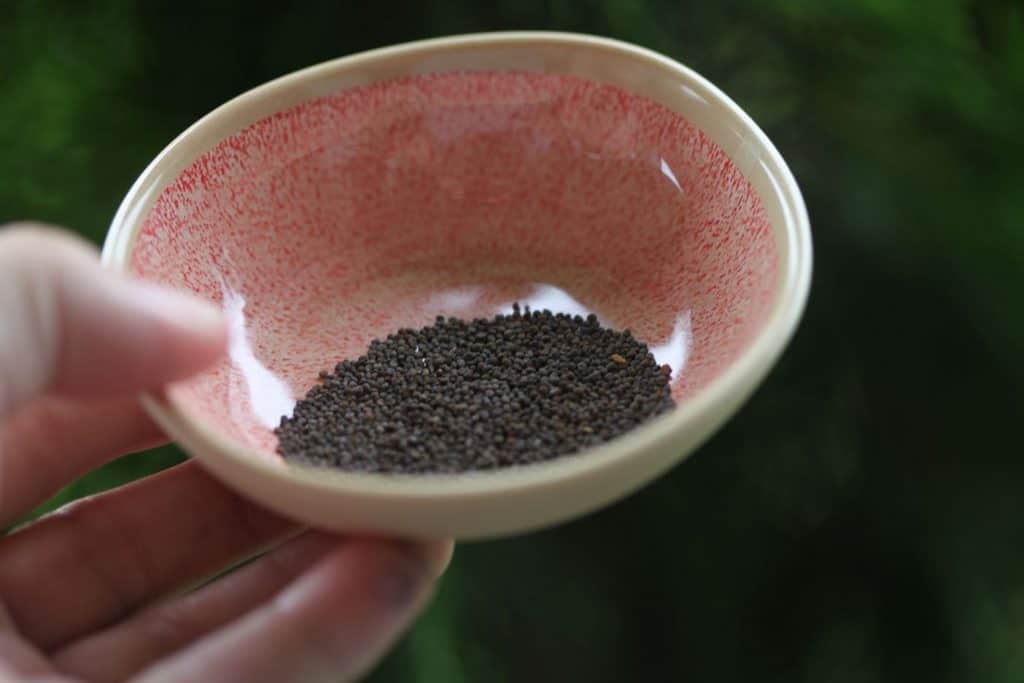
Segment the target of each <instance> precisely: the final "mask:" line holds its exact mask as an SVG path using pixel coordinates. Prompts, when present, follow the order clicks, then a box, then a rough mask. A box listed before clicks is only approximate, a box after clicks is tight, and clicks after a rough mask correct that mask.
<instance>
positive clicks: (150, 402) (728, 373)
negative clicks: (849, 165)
mask: <svg viewBox="0 0 1024 683" xmlns="http://www.w3.org/2000/svg"><path fill="white" fill-rule="evenodd" d="M538 42H539V43H544V44H546V45H549V46H561V47H566V48H569V49H572V48H588V49H594V48H598V49H600V50H603V51H607V52H611V53H615V54H616V55H617V56H619V57H622V58H623V59H625V60H632V61H634V62H638V63H646V64H647V65H648V66H650V67H656V68H661V69H666V70H668V71H671V72H673V73H674V75H675V76H676V77H678V78H679V79H680V82H681V83H682V84H685V85H686V86H688V87H689V88H691V89H692V90H694V91H696V92H697V93H699V95H700V96H701V97H703V98H705V99H706V100H707V101H708V102H710V103H713V104H715V105H718V106H721V107H724V108H726V109H728V110H729V113H730V115H732V116H733V117H735V119H736V121H737V122H739V124H740V125H741V126H742V128H743V135H744V140H745V141H748V142H751V143H753V145H754V147H755V148H756V149H757V157H758V159H759V160H760V163H761V164H762V165H763V166H764V170H765V171H766V173H767V176H768V178H769V179H770V180H771V183H772V185H773V186H774V190H775V192H776V194H777V196H778V201H779V203H780V206H781V207H782V212H783V220H782V223H783V225H782V226H781V228H782V229H781V230H780V229H779V228H780V226H773V230H774V233H775V239H776V243H777V244H778V245H780V249H779V253H780V261H779V272H778V275H777V280H778V282H777V285H776V287H777V289H776V297H775V300H774V304H773V308H772V311H771V312H770V314H769V316H768V319H767V320H766V321H765V323H764V325H763V327H762V328H761V329H760V330H759V331H758V333H757V335H756V337H755V338H754V339H753V341H752V342H751V343H750V344H749V345H748V346H747V348H746V349H744V350H743V351H742V352H741V353H740V355H739V356H738V357H737V358H736V359H735V360H734V361H733V362H732V363H731V364H730V365H729V366H728V367H726V368H725V369H724V370H723V371H722V373H721V374H719V375H718V376H717V377H715V378H714V379H713V380H712V381H711V382H710V383H709V384H708V385H707V386H705V387H703V388H702V389H700V390H698V391H697V392H695V393H694V394H693V395H692V396H689V397H688V398H687V400H686V401H684V402H682V403H680V404H679V405H678V406H677V407H676V408H675V409H674V410H672V411H670V412H668V413H666V414H664V415H661V416H659V417H657V418H655V419H653V420H651V421H650V422H648V423H647V424H645V425H643V426H641V427H638V428H637V429H634V430H632V431H630V432H628V433H626V434H624V435H622V436H620V437H618V438H616V439H614V440H612V441H610V442H608V443H605V444H602V445H600V446H596V447H594V448H591V449H588V450H587V451H586V452H585V453H582V454H580V456H579V457H577V456H572V457H565V458H556V459H554V460H551V461H548V462H544V463H538V464H532V465H530V466H529V467H513V468H507V469H500V470H490V471H483V472H467V473H461V474H455V475H442V474H431V475H394V474H368V473H357V472H345V471H340V470H333V469H329V468H313V467H299V466H282V464H281V463H280V462H276V461H272V460H270V459H269V458H267V457H266V455H264V454H262V453H260V452H259V451H257V450H256V449H253V448H250V447H247V446H245V445H243V444H240V443H238V442H236V441H234V440H231V439H229V438H227V437H225V436H223V435H222V434H220V433H218V432H217V431H215V430H212V429H209V428H208V427H207V426H206V425H204V424H202V423H199V422H196V421H194V420H191V419H190V418H189V417H188V416H187V414H186V413H185V411H183V410H182V409H181V407H180V406H178V405H177V404H176V403H175V401H174V400H173V399H172V398H171V397H169V396H168V395H167V394H166V393H165V392H163V391H161V392H155V393H147V394H143V395H142V396H141V399H140V400H141V403H142V405H143V407H144V408H145V410H146V411H147V412H148V413H149V414H150V416H151V417H152V418H153V419H154V420H155V421H156V422H157V423H158V424H159V425H160V426H161V427H162V428H163V429H164V430H165V431H166V432H167V433H168V434H169V435H170V436H171V437H173V438H175V439H176V440H178V441H179V442H184V443H188V444H199V445H200V447H199V448H193V449H190V450H191V451H192V455H194V456H195V457H196V458H197V459H199V460H200V461H204V460H206V459H208V458H212V457H216V456H223V457H225V458H227V459H230V460H232V461H234V462H235V464H237V465H239V466H241V467H243V468H245V469H247V470H249V471H250V472H251V473H252V474H255V475H260V476H264V477H266V476H271V477H276V478H284V479H289V480H292V481H293V482H295V483H299V484H301V485H304V486H309V487H313V488H315V489H326V490H330V491H332V492H336V493H344V494H351V495H358V496H361V497H364V498H366V497H369V498H373V499H386V498H393V497H395V496H400V497H403V498H415V499H437V498H439V497H442V498H462V497H477V496H483V495H495V494H506V493H515V492H516V491H520V490H523V489H528V488H529V489H532V488H536V487H538V486H554V485H557V484H559V483H561V482H564V481H565V480H568V479H576V478H589V477H596V476H598V475H599V474H600V473H601V471H603V470H605V469H606V468H609V467H613V466H615V465H616V464H617V463H619V462H621V461H622V460H624V459H628V458H629V457H630V456H631V455H632V454H635V453H639V452H644V451H647V450H650V449H654V448H658V447H668V446H670V445H671V444H672V443H673V442H675V441H679V440H681V439H682V438H683V437H684V436H685V435H686V434H688V433H689V432H690V430H692V429H697V430H700V429H701V425H705V427H704V428H703V433H702V434H701V436H700V438H699V439H698V440H697V441H696V442H695V443H694V444H693V447H692V448H691V449H690V451H692V450H694V449H695V448H696V447H697V446H699V445H700V443H701V442H703V441H704V440H705V439H706V438H708V437H709V436H710V435H711V433H713V432H714V431H715V429H714V428H715V427H717V426H719V425H720V423H721V422H724V421H725V419H726V418H727V417H729V416H731V414H732V411H733V410H734V409H735V408H737V407H738V406H739V405H740V404H742V403H743V402H744V401H745V400H746V399H747V398H748V397H749V396H750V394H752V393H753V391H754V390H755V389H756V388H757V386H758V385H759V384H760V383H761V381H762V380H763V379H764V377H765V376H766V375H767V373H768V371H769V370H770V369H771V368H772V366H773V365H774V364H775V362H776V361H777V360H778V358H779V356H780V355H781V354H782V351H783V350H784V349H785V347H786V345H787V344H788V343H789V340H790V339H791V338H792V336H793V334H794V333H795V331H796V327H797V325H798V323H799V321H800V318H801V316H802V314H803V311H804V307H805V306H806V302H807V297H808V293H809V289H810V282H811V270H812V246H811V234H810V221H809V218H808V215H807V209H806V206H805V204H804V201H803V197H802V195H801V193H800V189H799V187H798V185H797V183H796V180H795V178H794V177H793V174H792V172H791V171H790V169H789V167H788V166H787V165H786V163H785V161H784V160H783V159H782V156H781V154H780V153H779V152H778V150H777V149H776V148H775V146H774V145H773V144H772V142H771V141H770V140H769V139H768V136H767V135H766V134H765V133H764V132H763V131H762V130H761V129H760V128H759V127H758V126H757V124H756V123H754V121H753V119H752V118H751V117H750V116H749V115H747V114H746V112H744V111H743V110H742V109H741V108H740V107H739V106H738V105H737V104H736V103H735V102H733V100H732V99H730V98H729V97H728V96H727V95H725V93H723V92H722V91H721V90H719V89H718V88H717V87H716V86H715V85H713V84H712V83H711V82H710V81H708V80H707V79H705V78H704V77H703V76H701V75H700V74H698V73H697V72H696V71H694V70H692V69H690V68H689V67H687V66H685V65H683V64H681V63H679V62H677V61H675V60H673V59H671V58H669V57H667V56H665V55H662V54H659V53H657V52H654V51H653V50H650V49H647V48H643V47H640V46H637V45H634V44H631V43H627V42H624V41H620V40H616V39H611V38H605V37H600V36H594V35H588V34H581V33H568V32H556V31H496V32H485V33H470V34H463V35H456V36H447V37H441V38H431V39H426V40H418V41H413V42H408V43H401V44H398V45H392V46H388V47H382V48H376V49H372V50H367V51H363V52H359V53H355V54H352V55H347V56H344V57H340V58H337V59H333V60H329V61H326V62H323V63H320V64H316V65H313V66H310V67H306V68H303V69H300V70H298V71H294V72H291V73H289V74H286V75H284V76H281V77H279V78H276V79H274V80H271V81H268V82H266V83H264V84H262V85H259V86H257V87H255V88H253V89H251V90H248V91H246V92H245V93H243V94H241V95H238V96H236V97H234V98H232V99H230V100H228V101H227V102H226V103H224V104H222V105H220V106H219V107H217V108H216V109H214V110H213V111H211V112H210V113H208V114H206V115H205V116H203V117H202V118H200V119H199V120H198V121H196V122H195V123H193V124H192V125H191V126H189V127H188V128H187V129H186V130H185V131H184V132H182V133H181V134H180V135H178V136H177V137H176V138H175V139H174V140H173V141H172V142H171V143H170V144H168V145H167V146H166V147H165V148H164V149H163V150H162V151H161V152H160V153H159V154H158V155H157V156H156V157H155V158H154V159H153V161H151V162H150V163H149V165H148V166H147V167H146V168H145V170H144V171H143V172H142V173H141V174H140V175H139V177H138V178H137V179H136V181H135V182H134V183H133V185H132V187H131V189H130V190H129V191H128V193H127V194H126V195H125V198H124V199H123V200H122V202H121V204H120V206H119V207H118V210H117V212H116V214H115V216H114V218H113V220H112V222H111V225H110V228H109V231H108V233H107V238H106V240H105V242H104V245H103V252H102V261H103V264H104V265H105V266H106V267H108V268H111V269H114V270H123V269H124V268H125V266H126V265H127V263H128V256H129V255H130V253H131V249H132V245H133V242H134V238H135V236H136V235H137V234H138V231H139V230H140V229H141V226H142V223H143V220H142V219H143V217H144V215H145V212H146V211H148V208H149V202H150V201H152V200H153V199H155V197H156V196H158V194H159V193H160V192H162V191H163V189H164V188H165V187H166V186H167V185H168V184H169V183H170V182H172V181H173V180H174V178H175V177H177V172H175V173H174V174H173V176H172V177H168V176H169V175H171V174H170V173H169V172H167V170H166V169H165V167H166V166H167V165H168V164H170V162H172V161H173V160H174V159H175V158H176V157H179V156H181V155H182V154H184V153H186V152H185V150H186V148H189V147H191V145H192V142H193V140H194V139H195V138H200V139H202V138H203V137H204V134H206V133H207V132H208V129H209V128H211V127H214V126H216V125H217V124H218V123H219V122H220V121H221V120H223V119H231V118H232V117H237V116H239V114H240V113H242V112H244V111H246V110H247V109H248V108H250V107H252V106H254V105H256V104H257V103H259V102H261V101H263V100H265V99H266V98H268V97H270V96H272V95H273V94H274V93H276V92H278V91H280V90H282V89H288V88H291V87H292V86H296V85H298V84H300V83H302V82H303V81H307V80H311V79H315V78H319V77H327V76H332V75H333V76H337V75H340V74H341V73H346V72H352V71H355V70H358V69H360V68H361V67H364V66H366V65H367V64H369V63H371V62H375V61H377V60H381V59H386V58H396V57H415V56H417V55H418V54H419V55H424V56H426V55H429V54H431V53H434V52H436V51H438V50H439V49H442V50H443V49H448V48H452V47H458V48H464V47H472V48H486V47H497V46H505V47H509V46H513V47H520V48H521V47H523V46H525V45H529V44H531V43H532V44H536V43H538ZM296 103H297V102H294V101H293V102H290V103H289V104H287V105H285V106H283V107H278V109H277V110H278V111H280V110H281V109H284V108H287V107H290V106H294V105H295V104H296ZM258 118H263V117H262V116H260V117H258ZM245 125H248V124H244V125H243V126H242V128H244V127H245ZM221 139H223V136H219V137H217V138H215V139H213V140H212V142H211V143H210V145H208V146H207V147H206V148H204V149H203V150H201V151H199V152H197V153H192V154H191V159H192V160H194V158H195V156H196V154H201V153H202V152H204V151H206V150H208V149H209V148H210V147H211V146H212V145H213V144H216V143H217V142H219V141H220V140H221ZM189 163H191V161H190V162H189ZM745 175H746V174H745ZM706 425H711V427H710V428H708V427H706ZM214 454H215V455H214Z"/></svg>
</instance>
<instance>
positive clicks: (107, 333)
mask: <svg viewBox="0 0 1024 683" xmlns="http://www.w3.org/2000/svg"><path fill="white" fill-rule="evenodd" d="M226 345H227V330H226V326H225V323H224V321H223V320H222V319H221V317H220V314H219V312H218V311H216V310H214V309H213V308H211V307H210V306H209V305H208V304H205V303H203V302H199V301H196V300H193V299H191V298H187V297H185V296H183V295H181V294H177V293H174V292H169V291H166V290H163V289H157V288H155V287H153V286H151V285H145V284H142V283H139V282H133V281H130V280H128V279H125V278H123V277H121V276H118V275H116V274H113V273H109V272H106V271H104V270H102V269H101V268H100V266H99V262H98V258H97V254H96V253H95V250H94V249H93V248H92V247H91V246H89V245H87V244H86V243H84V242H81V241H80V240H78V239H76V238H74V237H72V236H71V235H70V234H68V233H66V232H62V231H60V230H57V229H54V228H49V227H43V226H28V225H17V226H7V227H3V228H0V524H2V525H4V526H5V527H6V526H8V525H10V524H12V523H14V522H16V521H17V520H18V519H19V518H20V517H21V516H22V515H24V514H25V513H26V512H28V511H29V510H31V509H32V508H33V507H34V506H36V505H37V504H39V503H41V502H43V501H44V500H46V499H47V498H48V497H49V496H51V495H53V494H54V493H55V492H57V491H58V490H59V489H60V488H61V487H62V486H64V485H66V484H68V483H69V482H71V481H72V480H74V479H75V478H76V477H79V476H81V475H82V474H84V473H86V472H88V471H89V470H91V469H93V468H95V467H97V466H99V465H101V464H103V463H104V462H107V461H109V460H111V459H113V458H115V457H117V456H119V455H123V454H125V453H129V452H132V451H137V450H140V449H143V448H148V447H151V446H154V445H156V444H159V443H161V442H162V441H164V437H163V435H162V434H161V433H160V431H159V430H158V429H157V427H156V426H155V425H154V424H153V423H152V422H151V421H150V420H149V418H148V417H147V416H146V414H145V413H144V412H143V411H142V410H141V409H140V408H139V406H138V404H137V402H136V400H135V398H134V397H135V396H136V395H138V393H139V392H141V391H145V390H151V389H157V388H159V387H160V386H162V385H164V384H166V383H167V382H171V381H174V380H179V379H183V378H185V377H188V376H189V375H192V374H194V373H196V372H198V371H200V370H202V369H203V368H205V367H207V366H209V365H210V364H211V363H213V362H214V361H216V360H217V359H218V358H219V357H220V356H221V355H222V354H223V353H224V352H225V350H226ZM451 552H452V545H451V543H450V542H433V543H416V542H408V541H400V540H390V539H373V538H357V537H343V536H336V535H332V534H328V533H323V532H319V531H315V530H306V529H300V528H298V527H296V526H295V525H294V524H293V523H291V522H289V521H288V520H286V519H282V518H281V517H278V516H276V515H274V514H273V513H270V512H268V511H266V510H263V509H261V508H260V507H258V506H256V505H254V504H252V503H250V502H247V501H245V500H243V499H242V498H240V497H238V496H237V495H235V494H234V493H232V492H231V491H229V490H228V489H226V488H225V487H223V486H222V485H221V484H219V483H218V482H216V481H215V480H214V479H212V478H211V477H209V476H208V475H207V474H206V473H205V472H204V471H203V470H202V469H200V468H199V467H197V466H196V465H195V463H192V462H188V463H185V464H182V465H179V466H178V467H175V468H172V469H170V470H167V471H165V472H162V473H160V474H157V475H154V476H152V477H148V478H146V479H142V480H140V481H136V482H133V483H132V484H129V485H127V486H123V487H121V488H119V489H115V490H112V491H108V492H105V493H102V494H99V495H96V496H93V497H91V498H88V499H85V500H81V501H77V502H75V503H72V504H71V505H69V506H67V507H65V508H63V509H61V510H58V511H57V512H54V513H53V514H50V515H48V516H46V517H43V518H42V519H40V520H38V521H36V522H34V523H32V524H30V525H28V526H25V527H23V528H20V529H18V530H16V531H14V532H13V533H11V534H9V535H7V536H6V537H4V538H2V539H0V681H33V682H43V681H46V682H56V681H90V682H92V681H97V682H98V681H124V680H132V681H144V682H146V683H151V682H155V681H160V682H167V683H170V682H176V681H183V682H185V681H188V682H189V683H192V682H194V681H199V680H209V681H220V682H223V683H230V682H232V681H245V682H246V683H260V682H261V681H267V682H268V683H269V682H274V683H279V682H280V681H295V682H306V681H309V682H313V681H332V682H336V681H348V680H355V679H357V678H359V677H360V676H361V675H362V674H364V673H365V672H366V671H367V670H368V669H370V668H371V667H372V666H373V664H374V663H376V662H377V661H378V660H379V659H380V657H381V656H382V655H383V654H384V653H385V652H386V651H387V650H388V648H389V647H390V646H391V645H392V644H393V643H394V642H395V640H396V639H397V638H398V637H399V636H400V635H401V634H402V633H403V631H404V630H405V629H406V628H407V627H408V626H409V624H410V622H411V621H412V620H413V618H414V617H415V616H416V614H417V613H418V612H419V611H420V610H421V609H422V607H423V606H424V604H425V603H426V601H427V600H428V598H429V596H430V594H431V592H432V589H433V587H434V584H435V582H436V580H437V579H438V578H439V577H440V575H441V574H442V572H443V571H444V569H445V567H446V566H447V564H448V561H449V559H450V557H451ZM247 558H256V559H254V560H253V561H252V562H250V563H249V564H247V565H246V566H245V567H243V568H242V569H240V570H238V571H236V572H233V573H231V574H229V575H228V576H226V577H225V578H222V579H219V580H217V581H213V582H209V581H206V580H207V579H208V578H209V577H211V576H212V575H215V574H217V573H218V572H220V571H222V570H224V569H225V568H227V567H230V566H232V565H234V564H236V563H237V562H239V561H241V560H243V559H247ZM200 584H201V587H200V588H198V589H194V587H195V586H196V585H200Z"/></svg>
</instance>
